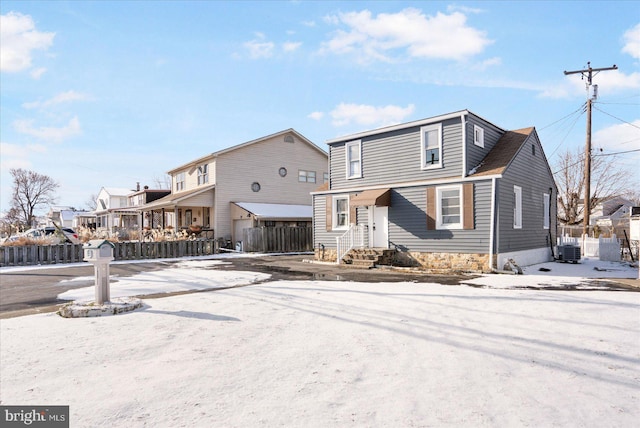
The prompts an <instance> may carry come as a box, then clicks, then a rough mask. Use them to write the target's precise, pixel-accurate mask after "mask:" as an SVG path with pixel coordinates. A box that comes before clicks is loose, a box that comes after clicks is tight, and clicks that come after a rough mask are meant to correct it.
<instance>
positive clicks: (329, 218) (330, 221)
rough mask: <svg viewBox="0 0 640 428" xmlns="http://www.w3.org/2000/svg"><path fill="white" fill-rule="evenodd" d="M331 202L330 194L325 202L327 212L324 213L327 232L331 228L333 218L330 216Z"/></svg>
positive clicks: (331, 210)
mask: <svg viewBox="0 0 640 428" xmlns="http://www.w3.org/2000/svg"><path fill="white" fill-rule="evenodd" d="M332 202H333V198H332V197H331V195H329V196H327V204H326V208H327V213H326V215H325V221H326V223H327V232H330V231H331V230H332V225H333V218H332V216H331V215H332V213H333V207H332Z"/></svg>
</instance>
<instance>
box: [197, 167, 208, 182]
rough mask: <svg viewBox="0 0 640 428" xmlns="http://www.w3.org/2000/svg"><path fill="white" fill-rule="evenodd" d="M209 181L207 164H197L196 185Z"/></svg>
mask: <svg viewBox="0 0 640 428" xmlns="http://www.w3.org/2000/svg"><path fill="white" fill-rule="evenodd" d="M208 182H209V164H206V163H205V164H203V165H200V166H198V186H199V185H201V184H206V183H208Z"/></svg>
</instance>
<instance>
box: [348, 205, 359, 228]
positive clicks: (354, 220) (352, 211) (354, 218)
mask: <svg viewBox="0 0 640 428" xmlns="http://www.w3.org/2000/svg"><path fill="white" fill-rule="evenodd" d="M356 209H357V207H356V206H355V205H351V206H350V207H349V223H350V224H358V213H357V211H356Z"/></svg>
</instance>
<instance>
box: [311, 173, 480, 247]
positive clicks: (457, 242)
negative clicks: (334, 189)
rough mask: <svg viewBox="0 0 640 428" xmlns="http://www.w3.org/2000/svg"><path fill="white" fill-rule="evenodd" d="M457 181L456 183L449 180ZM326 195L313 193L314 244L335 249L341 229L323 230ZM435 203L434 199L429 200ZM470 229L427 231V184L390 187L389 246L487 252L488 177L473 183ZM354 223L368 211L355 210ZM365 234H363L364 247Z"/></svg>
mask: <svg viewBox="0 0 640 428" xmlns="http://www.w3.org/2000/svg"><path fill="white" fill-rule="evenodd" d="M451 184H457V183H451ZM326 199H327V198H326V196H325V195H315V196H314V217H313V218H314V223H313V227H314V246H315V247H316V248H317V247H318V246H319V244H323V245H325V247H326V248H332V249H333V248H335V247H336V242H335V240H336V239H335V238H336V237H338V236H341V235H342V234H343V233H344V232H345V231H344V230H339V231H327V230H326V223H325V212H326V211H325V210H326ZM433 203H435V201H434V202H433ZM474 207H475V209H474V226H475V227H474V229H471V230H427V187H426V186H416V187H408V188H396V189H392V190H391V205H390V207H389V243H390V247H391V248H397V249H399V250H401V251H411V252H458V253H488V252H489V236H490V218H491V215H490V214H491V213H490V208H491V180H483V181H477V182H475V183H474ZM357 218H358V224H364V225H366V224H367V222H368V211H367V209H366V208H364V207H359V208H358V210H357ZM366 245H368V234H367V233H365V246H366Z"/></svg>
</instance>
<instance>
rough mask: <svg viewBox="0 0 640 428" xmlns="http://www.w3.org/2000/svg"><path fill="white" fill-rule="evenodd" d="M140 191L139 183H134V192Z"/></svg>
mask: <svg viewBox="0 0 640 428" xmlns="http://www.w3.org/2000/svg"><path fill="white" fill-rule="evenodd" d="M139 191H140V182H139V181H138V182H136V192H139Z"/></svg>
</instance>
